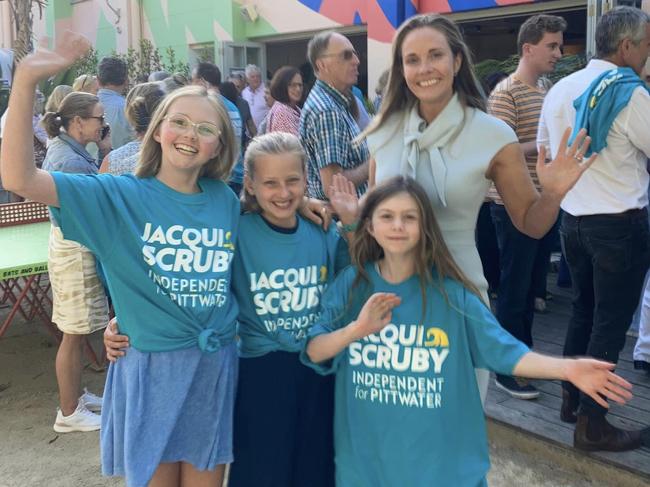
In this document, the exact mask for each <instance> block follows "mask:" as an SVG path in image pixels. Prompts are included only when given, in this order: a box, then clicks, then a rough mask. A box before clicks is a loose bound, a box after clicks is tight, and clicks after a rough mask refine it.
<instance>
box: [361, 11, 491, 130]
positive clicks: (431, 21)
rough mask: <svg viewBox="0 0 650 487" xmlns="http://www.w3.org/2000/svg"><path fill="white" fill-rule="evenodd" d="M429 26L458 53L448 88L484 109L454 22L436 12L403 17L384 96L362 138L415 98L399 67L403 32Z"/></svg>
mask: <svg viewBox="0 0 650 487" xmlns="http://www.w3.org/2000/svg"><path fill="white" fill-rule="evenodd" d="M423 27H429V28H432V29H435V30H437V31H438V32H440V33H441V34H443V35H444V36H445V38H446V39H447V43H448V44H449V48H450V49H451V53H452V55H453V56H454V58H455V57H456V56H460V59H461V64H460V69H459V70H458V74H457V75H456V76H455V77H454V83H453V85H452V88H453V90H454V92H455V93H457V94H458V98H459V99H460V101H461V103H462V104H463V105H464V106H468V107H472V108H477V109H478V110H482V111H485V110H486V101H485V94H484V93H483V90H482V89H481V85H480V83H479V81H478V79H477V78H476V76H475V75H474V68H473V65H472V55H471V54H470V51H469V48H468V47H467V44H465V41H464V40H463V36H462V34H461V33H460V30H458V26H457V25H456V24H455V23H454V22H453V21H451V20H449V19H448V18H447V17H443V16H442V15H438V14H424V15H416V16H414V17H411V18H410V19H408V20H406V21H405V22H404V23H403V24H402V25H401V26H400V28H399V29H398V30H397V33H396V34H395V39H394V40H393V47H392V63H391V66H390V69H389V75H388V85H387V86H386V89H385V91H384V99H383V100H382V103H381V108H380V109H379V113H378V114H377V116H376V117H375V118H374V120H373V121H372V122H371V123H370V125H368V127H367V128H366V130H364V131H363V133H362V134H361V135H360V137H359V138H363V137H365V136H366V135H369V134H371V133H373V132H374V131H375V130H377V129H378V128H379V127H381V125H382V124H383V123H384V122H385V121H386V120H388V118H389V117H390V116H391V115H392V114H393V113H396V112H400V111H402V110H404V109H405V107H408V106H411V105H413V104H414V103H415V102H416V101H417V98H416V97H415V95H414V94H413V93H412V92H411V90H410V89H409V87H408V86H407V85H406V80H405V79H404V69H403V67H402V62H403V59H402V45H403V44H404V39H405V38H406V36H407V35H408V34H409V33H411V32H412V31H414V30H416V29H421V28H423Z"/></svg>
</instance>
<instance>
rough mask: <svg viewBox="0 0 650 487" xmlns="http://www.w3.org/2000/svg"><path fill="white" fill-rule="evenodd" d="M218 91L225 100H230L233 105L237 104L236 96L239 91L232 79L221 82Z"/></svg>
mask: <svg viewBox="0 0 650 487" xmlns="http://www.w3.org/2000/svg"><path fill="white" fill-rule="evenodd" d="M219 93H221V94H222V95H223V96H225V97H226V100H228V101H230V102H232V103H233V104H234V105H236V104H237V97H238V96H239V92H238V91H237V87H236V86H235V83H233V82H232V81H224V82H223V83H221V84H220V85H219Z"/></svg>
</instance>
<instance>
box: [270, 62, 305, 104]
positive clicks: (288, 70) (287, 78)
mask: <svg viewBox="0 0 650 487" xmlns="http://www.w3.org/2000/svg"><path fill="white" fill-rule="evenodd" d="M297 74H300V70H299V69H298V68H294V67H293V66H282V67H281V68H280V69H278V70H277V71H276V72H275V74H274V75H273V79H272V80H271V96H272V97H273V99H274V100H275V101H279V102H280V103H284V104H287V105H288V104H289V103H290V100H289V85H290V84H291V80H292V79H293V77H294V76H295V75H297Z"/></svg>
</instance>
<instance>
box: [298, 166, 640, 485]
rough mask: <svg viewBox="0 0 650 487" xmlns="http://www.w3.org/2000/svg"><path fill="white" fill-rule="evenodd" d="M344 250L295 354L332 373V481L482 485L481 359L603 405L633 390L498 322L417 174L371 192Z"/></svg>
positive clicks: (598, 365)
mask: <svg viewBox="0 0 650 487" xmlns="http://www.w3.org/2000/svg"><path fill="white" fill-rule="evenodd" d="M351 249H352V250H351V258H352V262H353V264H354V266H351V267H348V268H347V269H346V270H345V271H343V272H342V273H341V274H340V275H339V276H338V277H337V278H336V280H335V281H334V282H333V283H332V284H331V285H330V286H329V288H328V290H327V292H326V293H325V295H324V296H323V303H322V313H321V317H320V319H319V320H318V323H317V324H315V325H314V326H313V327H312V328H311V329H310V330H309V334H308V335H309V338H308V340H309V341H308V344H307V347H306V351H305V352H306V353H305V354H304V357H303V358H304V359H305V360H306V361H307V362H308V363H311V364H312V365H313V366H314V367H316V368H317V369H318V370H320V371H321V372H323V373H328V372H334V373H336V389H335V411H336V412H335V419H334V437H335V462H336V485H337V486H338V487H348V486H354V487H364V486H372V487H381V486H394V485H408V486H413V487H417V486H429V485H432V482H433V483H435V484H436V485H453V486H458V487H462V486H468V487H469V486H471V487H475V486H477V485H487V484H486V474H487V471H488V469H489V466H490V463H489V457H488V445H487V437H486V431H485V420H484V416H483V409H482V407H481V401H480V397H479V391H478V387H477V384H476V376H475V374H474V369H475V368H477V367H481V368H488V369H492V370H494V371H496V372H499V373H503V374H508V375H517V376H521V377H530V378H548V379H562V380H568V381H571V382H572V383H574V384H575V385H576V386H577V387H578V388H580V389H581V390H583V391H584V392H585V393H587V394H589V395H590V396H591V397H592V398H593V399H594V400H595V401H596V402H598V403H599V404H601V405H603V406H604V407H607V402H606V401H605V399H604V398H603V396H604V397H606V398H609V399H613V400H614V401H616V402H619V403H624V402H625V400H627V399H629V398H630V397H631V394H630V393H629V392H628V389H630V388H631V385H630V384H629V383H628V382H626V381H625V380H624V379H622V378H620V377H619V376H617V375H615V374H614V373H612V372H610V370H611V369H613V367H614V365H613V364H608V363H604V362H598V361H596V360H590V359H577V360H576V359H561V358H552V357H547V356H543V355H539V354H537V353H534V352H531V351H529V349H528V348H527V347H526V346H525V345H524V344H522V343H521V342H519V341H517V340H516V339H515V338H513V337H512V336H511V335H510V334H508V333H507V332H506V331H505V330H504V329H503V328H501V326H500V325H499V323H498V322H497V321H496V319H495V318H494V316H492V314H491V313H490V311H489V310H488V308H487V306H486V305H485V304H484V303H483V302H482V301H481V300H480V299H479V297H478V295H479V293H478V291H477V290H476V288H475V287H474V286H473V285H472V284H471V283H470V282H469V281H468V280H467V278H466V277H465V276H464V275H463V273H462V272H461V271H460V269H459V268H458V266H457V265H456V263H455V262H454V260H453V258H452V257H451V255H450V253H449V250H448V249H447V247H446V245H445V243H444V240H443V238H442V236H441V233H440V229H439V227H438V225H437V223H436V221H435V218H434V215H433V211H432V209H431V204H430V203H429V200H428V199H427V195H426V193H425V192H424V190H423V189H422V188H421V187H420V186H419V185H418V184H417V183H416V182H414V181H413V180H411V179H407V178H403V177H401V176H398V177H395V178H393V179H389V180H387V181H386V182H385V183H384V184H381V185H379V186H377V187H376V188H375V189H373V190H372V191H371V192H370V193H368V194H367V196H366V199H365V203H364V206H363V208H362V211H361V214H360V218H359V226H358V228H357V230H356V232H355V235H354V239H353V242H352V244H351ZM330 359H333V360H330Z"/></svg>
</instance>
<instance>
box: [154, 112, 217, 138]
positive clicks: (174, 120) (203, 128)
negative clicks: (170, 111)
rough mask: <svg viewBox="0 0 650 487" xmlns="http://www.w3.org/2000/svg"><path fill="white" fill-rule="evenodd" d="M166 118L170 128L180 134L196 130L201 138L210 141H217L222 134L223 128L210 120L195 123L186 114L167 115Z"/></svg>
mask: <svg viewBox="0 0 650 487" xmlns="http://www.w3.org/2000/svg"><path fill="white" fill-rule="evenodd" d="M164 120H167V123H168V124H169V128H170V129H172V130H173V131H174V132H176V133H177V134H179V135H182V134H186V133H187V132H189V131H190V130H195V131H196V135H197V136H198V137H199V138H201V139H203V140H205V141H210V142H212V141H215V140H216V139H218V138H219V135H221V130H219V127H217V126H216V125H215V124H213V123H210V122H199V123H194V122H192V121H191V120H190V119H189V117H186V116H185V115H181V114H176V115H167V116H166V117H164Z"/></svg>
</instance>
